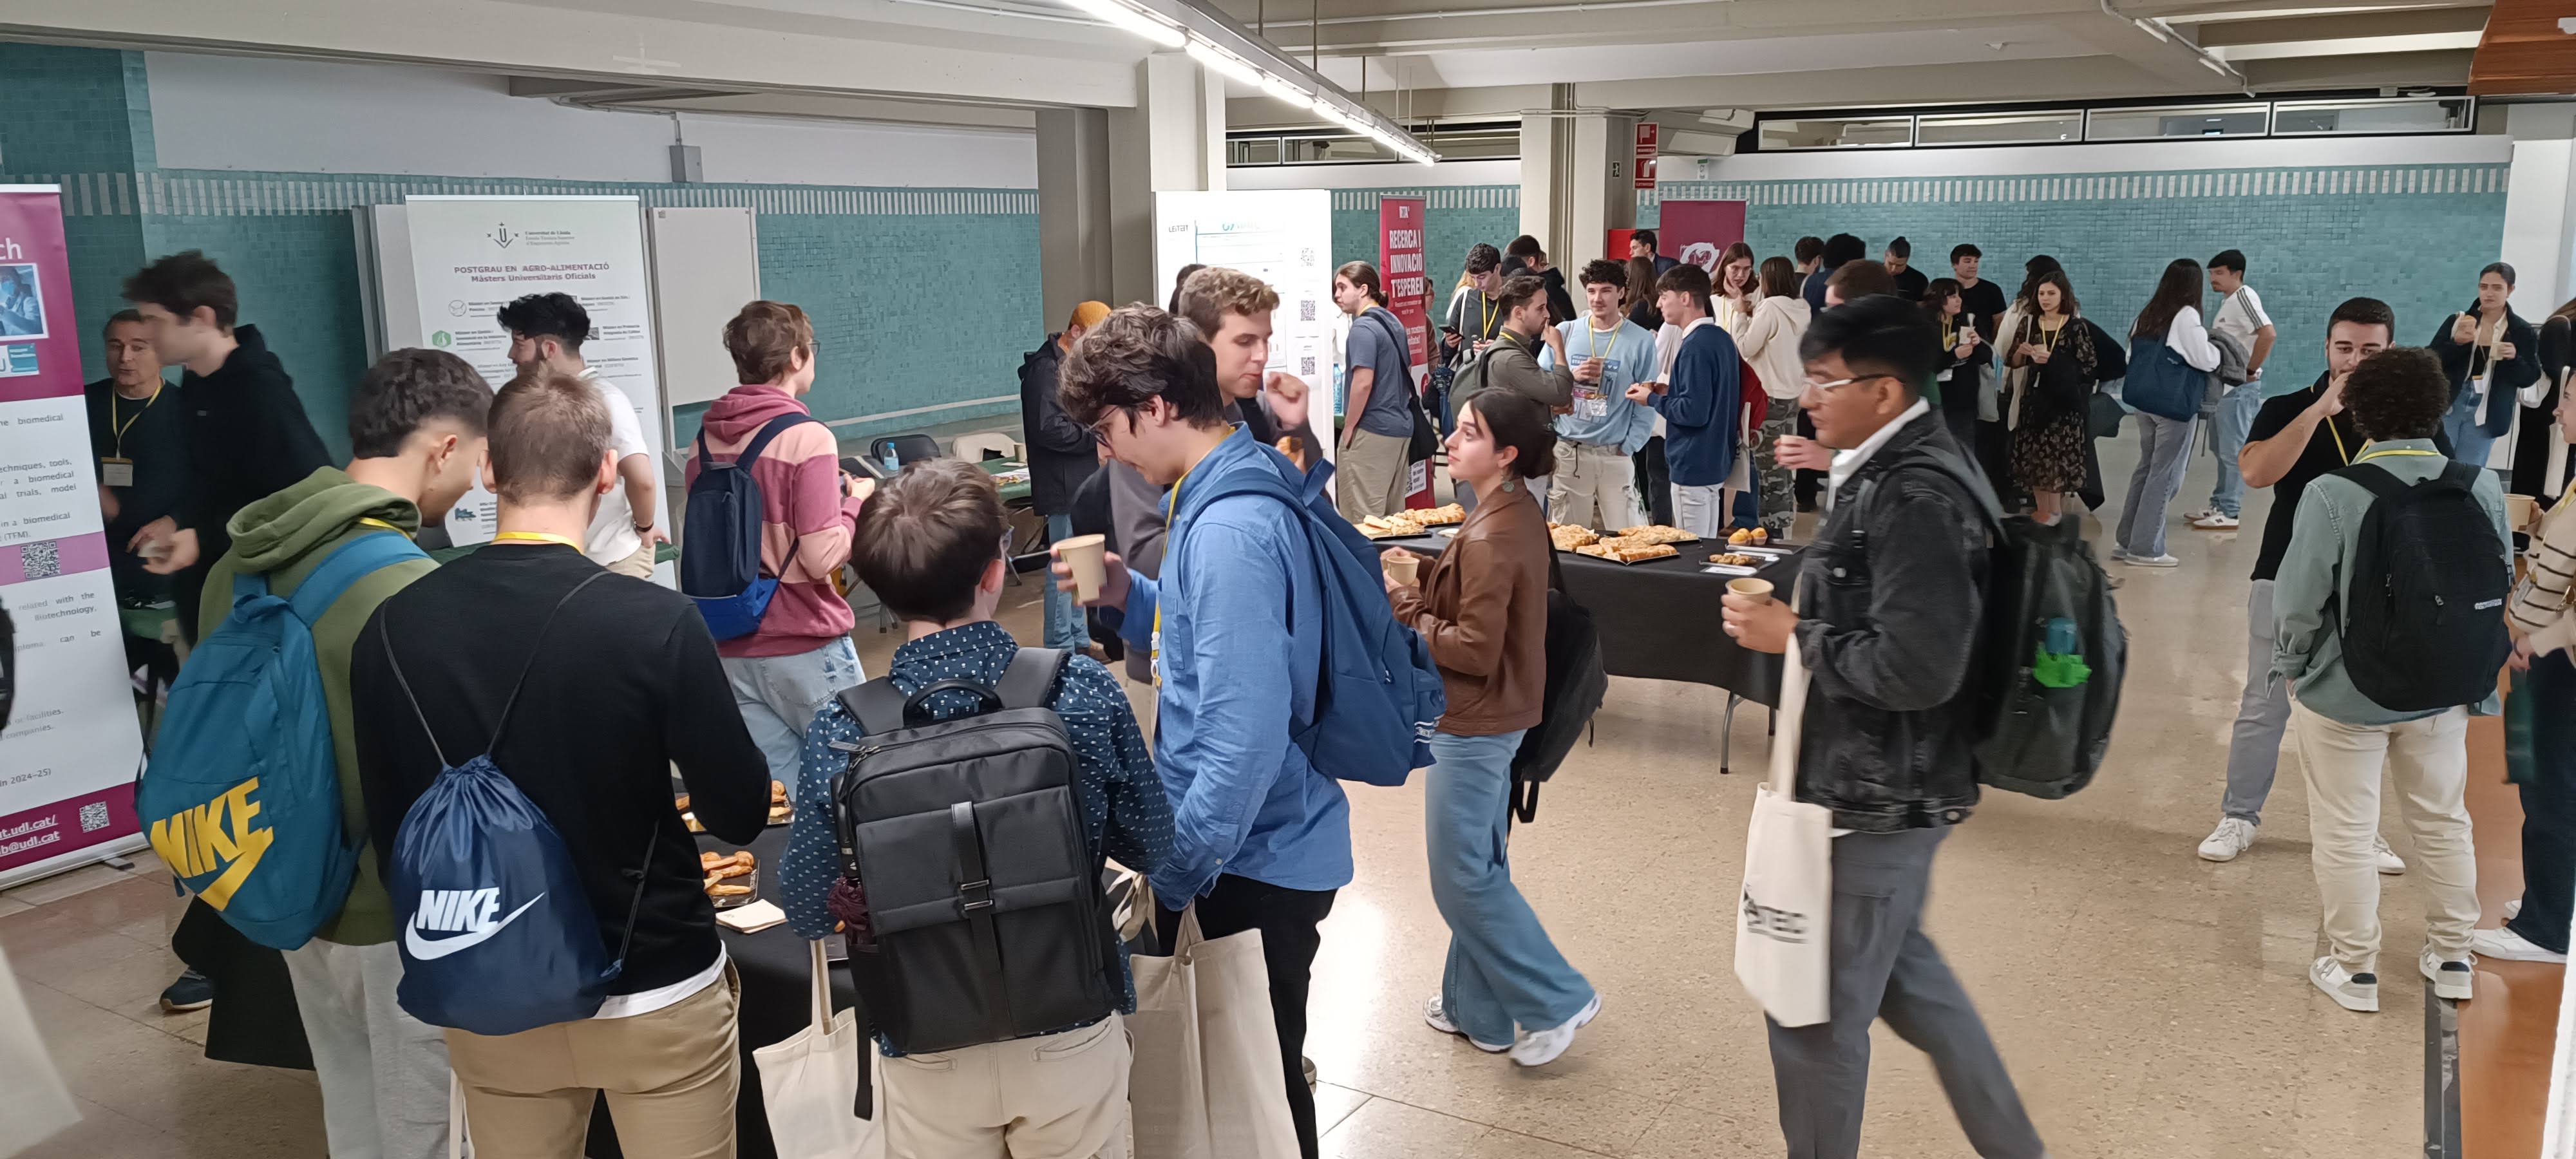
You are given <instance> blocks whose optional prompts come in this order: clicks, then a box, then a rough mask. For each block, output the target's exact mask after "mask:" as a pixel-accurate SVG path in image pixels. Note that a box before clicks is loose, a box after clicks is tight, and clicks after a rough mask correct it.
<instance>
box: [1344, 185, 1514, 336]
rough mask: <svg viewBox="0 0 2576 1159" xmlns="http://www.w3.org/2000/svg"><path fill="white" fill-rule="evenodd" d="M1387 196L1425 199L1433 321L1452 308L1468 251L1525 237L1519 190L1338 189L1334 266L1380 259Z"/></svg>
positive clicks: (1464, 187)
mask: <svg viewBox="0 0 2576 1159" xmlns="http://www.w3.org/2000/svg"><path fill="white" fill-rule="evenodd" d="M1381 197H1419V198H1422V199H1423V202H1424V204H1423V207H1422V215H1423V218H1424V222H1423V231H1422V264H1423V265H1424V267H1426V272H1427V273H1428V274H1429V276H1430V278H1431V316H1432V317H1433V318H1435V319H1436V318H1438V317H1440V315H1441V313H1442V312H1443V311H1445V310H1447V309H1448V308H1449V292H1450V290H1452V289H1453V288H1455V287H1456V286H1457V284H1458V272H1459V270H1460V269H1461V268H1463V265H1464V263H1465V262H1466V260H1467V250H1468V249H1469V248H1470V247H1472V246H1474V245H1475V244H1476V243H1477V242H1485V243H1487V244H1490V245H1492V246H1493V247H1494V248H1495V249H1501V248H1503V245H1504V243H1506V242H1509V241H1510V240H1512V239H1513V238H1515V237H1518V236H1520V232H1521V189H1520V186H1517V185H1453V186H1446V187H1441V188H1433V189H1336V190H1334V191H1333V264H1334V265H1337V266H1338V265H1340V264H1342V263H1343V262H1368V263H1370V264H1372V265H1374V264H1376V262H1377V259H1378V248H1377V243H1378V236H1377V202H1378V199H1379V198H1381Z"/></svg>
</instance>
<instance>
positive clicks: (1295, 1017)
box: [1154, 874, 1338, 1159]
mask: <svg viewBox="0 0 2576 1159" xmlns="http://www.w3.org/2000/svg"><path fill="white" fill-rule="evenodd" d="M1337 892H1338V891H1336V890H1329V889H1328V890H1324V891H1321V892H1316V891H1313V890H1303V889H1288V888H1285V887H1283V886H1276V885H1270V884H1268V883H1265V882H1259V881H1254V880H1252V879H1251V878H1248V877H1236V876H1233V875H1232V874H1227V875H1224V876H1221V877H1219V878H1217V879H1216V888H1215V889H1213V890H1211V891H1209V893H1208V895H1207V896H1206V897H1203V898H1200V899H1198V902H1197V905H1198V911H1199V932H1200V933H1202V934H1205V935H1207V936H1208V937H1209V938H1211V939H1214V938H1222V937H1226V936H1228V935H1230V934H1239V933H1242V932H1243V931H1245V930H1259V931H1261V959H1262V964H1263V965H1264V966H1267V967H1268V968H1269V970H1270V1018H1271V1021H1272V1022H1274V1023H1276V1024H1277V1025H1278V1027H1279V1068H1280V1071H1281V1073H1284V1074H1286V1075H1287V1076H1288V1113H1289V1114H1290V1115H1291V1116H1292V1117H1294V1118H1295V1119H1296V1121H1297V1148H1298V1150H1300V1151H1302V1152H1304V1153H1305V1159H1316V1153H1317V1147H1316V1143H1315V1092H1313V1091H1310V1090H1307V1089H1306V1066H1305V1055H1306V990H1307V983H1308V981H1309V980H1310V978H1311V977H1312V976H1313V973H1314V969H1315V950H1316V949H1317V948H1318V947H1320V946H1321V945H1323V940H1324V939H1323V934H1322V932H1321V930H1320V929H1319V928H1318V927H1320V926H1322V925H1323V924H1324V917H1325V915H1327V914H1330V913H1332V912H1333V895H1334V894H1335V893H1337ZM1157 908H1160V907H1159V905H1158V906H1157ZM1158 917H1159V919H1160V920H1158V921H1156V922H1155V923H1154V930H1155V935H1156V937H1158V938H1159V939H1160V940H1161V942H1162V951H1163V952H1164V953H1166V954H1169V953H1171V952H1172V942H1173V939H1175V938H1177V937H1178V936H1179V935H1180V932H1181V912H1180V911H1179V910H1168V909H1167V910H1163V911H1162V912H1161V913H1160V914H1159V915H1158Z"/></svg>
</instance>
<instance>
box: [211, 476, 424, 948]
mask: <svg viewBox="0 0 2576 1159" xmlns="http://www.w3.org/2000/svg"><path fill="white" fill-rule="evenodd" d="M361 519H374V520H378V521H380V522H383V523H390V524H392V525H393V526H394V527H395V528H398V529H399V530H400V532H401V534H404V535H411V534H413V533H415V532H417V531H419V530H420V508H418V507H417V506H414V505H413V503H412V501H411V500H409V499H405V498H403V497H402V496H400V495H396V494H394V493H393V492H391V491H387V490H385V489H384V488H382V487H372V486H369V485H367V484H364V483H359V482H357V481H355V480H352V479H351V478H349V475H348V473H347V472H345V471H342V470H341V469H339V468H338V467H324V468H322V469H320V470H317V471H315V472H313V473H312V474H311V475H307V476H305V478H304V481H303V482H301V483H297V484H296V485H294V486H292V487H289V488H287V489H286V490H283V491H280V492H278V493H276V494H274V495H271V496H269V497H267V498H265V499H262V500H259V501H258V502H255V503H252V504H251V505H250V506H247V507H244V508H242V509H241V511H240V512H239V513H238V514H236V515H234V516H233V518H232V522H231V523H230V524H229V525H228V529H229V530H230V531H231V533H232V540H233V542H232V549H231V550H230V551H227V552H225V553H224V557H223V558H222V559H220V560H217V561H215V566H214V570H213V571H212V572H210V573H208V574H207V576H206V595H205V602H204V603H203V604H202V605H201V609H202V610H201V612H200V613H199V614H200V615H201V616H202V617H203V618H202V619H201V621H200V622H201V623H204V624H206V625H208V627H207V630H208V631H212V630H213V625H216V624H220V623H223V622H224V617H225V616H226V615H228V614H229V613H230V612H231V611H232V603H233V577H234V575H235V574H237V573H251V574H264V575H266V576H267V577H268V586H269V591H270V592H271V593H273V594H276V595H279V596H288V597H292V596H293V595H294V594H295V588H296V585H298V584H301V583H303V582H304V577H305V576H306V575H309V574H311V572H312V571H313V569H314V568H315V567H316V566H318V565H320V564H321V562H322V561H323V560H324V559H325V558H327V557H329V556H330V554H331V552H332V550H333V549H334V548H337V547H339V546H340V545H341V544H343V543H347V542H349V541H350V540H352V539H355V538H357V537H358V536H361V535H392V534H395V532H393V531H388V530H386V529H385V528H383V527H379V526H376V525H375V524H371V523H361V522H359V520H361ZM437 566H438V565H437V564H434V563H431V562H430V561H428V560H426V559H421V560H407V561H405V562H402V563H398V564H394V565H392V566H390V567H386V568H383V569H380V570H378V571H377V572H376V573H375V574H373V575H370V576H367V577H366V578H364V579H361V580H359V581H358V582H357V583H355V584H352V585H350V587H349V590H348V591H347V592H346V593H343V594H342V595H341V596H340V600H339V602H338V603H335V604H332V605H331V610H330V611H327V612H324V613H323V614H322V618H321V619H320V620H318V621H316V622H315V623H314V624H313V652H314V658H315V659H316V660H317V661H319V662H320V664H321V667H322V694H323V699H324V700H325V702H327V703H328V704H329V706H330V709H331V749H332V753H333V755H334V756H336V757H338V758H339V762H340V829H341V832H342V834H344V835H349V836H355V837H356V838H357V839H358V841H359V848H358V866H357V870H358V874H357V880H356V881H355V882H353V883H351V885H350V886H349V899H348V901H347V902H345V903H343V904H342V906H341V907H340V916H338V917H337V918H334V919H332V920H331V921H329V922H325V923H323V925H322V928H321V929H320V930H319V931H318V932H317V933H316V936H318V937H322V938H327V939H329V940H331V941H334V942H338V943H340V944H342V945H351V946H367V945H375V944H378V943H381V942H389V941H392V940H393V938H394V910H393V901H392V899H391V898H390V897H388V896H387V895H386V893H385V883H384V878H383V875H382V874H381V873H380V872H379V871H378V870H377V868H376V854H375V850H374V848H373V846H372V843H370V842H368V841H367V802H366V798H365V797H364V796H363V795H361V792H360V790H359V787H358V785H359V782H358V734H357V730H356V728H355V726H354V725H353V724H352V723H351V720H350V716H349V648H350V646H351V645H352V644H354V643H356V642H357V639H358V633H359V632H360V631H361V630H362V629H364V628H365V627H366V626H367V619H368V618H369V617H371V616H373V615H375V614H376V605H378V604H381V603H383V602H385V598H386V597H387V596H391V595H392V594H394V593H395V592H398V591H401V590H403V589H404V588H406V587H408V586H410V585H411V582H412V581H413V580H416V579H419V578H420V577H422V576H424V575H428V574H429V573H430V572H431V571H432V570H434V569H436V568H437Z"/></svg>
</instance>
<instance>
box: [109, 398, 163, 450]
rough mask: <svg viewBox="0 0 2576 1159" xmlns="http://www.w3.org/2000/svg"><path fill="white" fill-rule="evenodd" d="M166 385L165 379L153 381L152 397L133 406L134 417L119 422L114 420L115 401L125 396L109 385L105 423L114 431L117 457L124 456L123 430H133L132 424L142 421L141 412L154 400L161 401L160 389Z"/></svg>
mask: <svg viewBox="0 0 2576 1159" xmlns="http://www.w3.org/2000/svg"><path fill="white" fill-rule="evenodd" d="M168 385H169V383H168V382H167V381H166V380H165V381H156V382H154V383H153V384H152V397H150V398H147V399H144V400H143V405H142V406H140V407H136V408H135V410H134V417H133V418H130V419H127V420H125V421H124V422H121V423H120V422H118V421H116V403H117V400H118V399H121V398H123V397H125V396H124V395H121V394H118V393H116V390H115V388H113V387H110V388H109V389H108V392H107V425H108V427H109V429H111V430H114V431H115V432H116V457H117V458H120V459H122V458H124V457H125V432H127V431H130V430H133V429H134V424H136V423H139V422H142V421H143V412H145V411H148V410H151V409H152V404H153V403H156V402H159V401H161V389H162V388H163V387H165V386H168Z"/></svg>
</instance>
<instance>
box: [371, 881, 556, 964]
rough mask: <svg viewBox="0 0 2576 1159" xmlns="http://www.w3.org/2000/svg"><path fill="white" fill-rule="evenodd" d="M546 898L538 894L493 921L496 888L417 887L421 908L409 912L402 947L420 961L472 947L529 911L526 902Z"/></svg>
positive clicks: (497, 907) (496, 909)
mask: <svg viewBox="0 0 2576 1159" xmlns="http://www.w3.org/2000/svg"><path fill="white" fill-rule="evenodd" d="M545 899H546V895H544V894H542V893H541V894H538V895H537V896H535V897H532V898H529V899H528V900H527V904H526V905H522V906H520V907H519V908H517V909H514V910H511V911H510V913H509V916H507V917H504V918H502V919H500V920H499V921H494V920H493V918H492V915H493V914H495V913H498V912H499V911H500V909H501V891H500V890H499V889H424V890H422V891H420V908H419V909H418V910H417V911H415V912H414V913H413V914H412V919H411V924H410V925H409V926H406V927H404V928H403V949H405V950H407V951H410V953H411V956H412V957H414V958H417V959H420V960H422V961H433V960H436V959H439V958H444V957H446V956H448V955H449V954H453V953H455V952H457V951H458V950H467V949H472V948H474V947H476V946H479V945H482V944H483V943H485V942H488V941H490V940H492V937H493V935H495V934H498V933H500V932H501V931H502V930H503V929H504V928H506V927H508V926H509V924H510V923H511V922H515V921H517V920H519V915H520V914H523V913H526V912H528V907H529V906H533V905H535V904H537V903H538V902H541V901H544V900H545ZM424 933H440V934H452V935H454V936H453V937H444V938H426V937H423V936H421V935H422V934H424Z"/></svg>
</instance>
